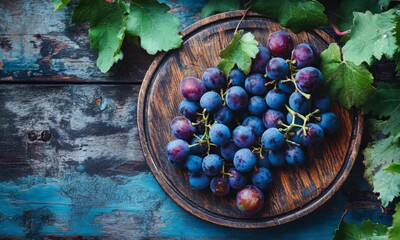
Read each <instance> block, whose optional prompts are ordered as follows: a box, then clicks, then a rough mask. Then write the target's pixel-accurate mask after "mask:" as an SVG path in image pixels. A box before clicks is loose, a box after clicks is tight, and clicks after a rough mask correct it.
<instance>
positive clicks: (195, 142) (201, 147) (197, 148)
mask: <svg viewBox="0 0 400 240" xmlns="http://www.w3.org/2000/svg"><path fill="white" fill-rule="evenodd" d="M199 137H200V138H202V137H203V135H199ZM199 141H200V140H199V139H198V138H197V137H194V138H193V139H192V141H191V142H190V145H192V146H191V147H190V154H193V155H199V156H201V155H204V154H206V153H207V144H206V143H205V142H204V143H200V142H199ZM203 141H204V140H203Z"/></svg>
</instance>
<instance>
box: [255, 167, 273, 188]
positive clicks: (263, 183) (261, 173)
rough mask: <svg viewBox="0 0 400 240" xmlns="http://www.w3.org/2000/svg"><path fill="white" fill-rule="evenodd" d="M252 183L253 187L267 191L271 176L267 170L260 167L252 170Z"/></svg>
mask: <svg viewBox="0 0 400 240" xmlns="http://www.w3.org/2000/svg"><path fill="white" fill-rule="evenodd" d="M252 181H253V184H254V186H256V187H258V188H259V189H261V190H267V189H268V188H270V187H271V184H272V174H271V172H270V171H269V170H268V169H266V168H263V167H260V168H258V169H256V170H254V172H253V177H252Z"/></svg>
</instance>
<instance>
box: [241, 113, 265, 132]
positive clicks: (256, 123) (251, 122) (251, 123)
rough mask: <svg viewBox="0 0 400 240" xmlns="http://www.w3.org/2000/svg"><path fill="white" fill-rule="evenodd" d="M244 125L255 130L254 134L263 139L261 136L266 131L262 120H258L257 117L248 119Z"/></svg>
mask: <svg viewBox="0 0 400 240" xmlns="http://www.w3.org/2000/svg"><path fill="white" fill-rule="evenodd" d="M242 125H243V126H247V127H250V128H251V129H252V130H253V132H254V133H255V134H256V136H257V137H261V135H262V134H263V132H264V131H265V126H264V124H263V122H262V120H261V118H258V117H255V116H249V117H247V118H246V119H245V120H244V121H243V123H242Z"/></svg>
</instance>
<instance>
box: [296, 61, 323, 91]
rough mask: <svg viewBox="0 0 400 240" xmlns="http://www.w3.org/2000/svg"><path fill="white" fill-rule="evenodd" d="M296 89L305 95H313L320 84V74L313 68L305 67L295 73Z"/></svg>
mask: <svg viewBox="0 0 400 240" xmlns="http://www.w3.org/2000/svg"><path fill="white" fill-rule="evenodd" d="M295 78H296V84H297V87H298V88H299V89H300V90H301V91H303V92H305V93H314V92H317V91H318V90H319V88H320V87H321V84H322V79H323V77H322V73H321V72H320V71H319V70H318V69H316V68H315V67H305V68H302V69H300V71H298V72H297V73H296V77H295Z"/></svg>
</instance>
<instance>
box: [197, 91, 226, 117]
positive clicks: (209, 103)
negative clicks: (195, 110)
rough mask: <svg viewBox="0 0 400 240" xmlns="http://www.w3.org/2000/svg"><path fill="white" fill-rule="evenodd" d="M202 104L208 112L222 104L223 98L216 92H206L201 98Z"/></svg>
mask: <svg viewBox="0 0 400 240" xmlns="http://www.w3.org/2000/svg"><path fill="white" fill-rule="evenodd" d="M200 106H201V107H202V108H203V109H207V111H208V112H214V111H216V110H218V109H219V108H220V107H221V106H222V98H221V95H219V94H218V93H216V92H206V93H204V94H203V96H201V98H200Z"/></svg>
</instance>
